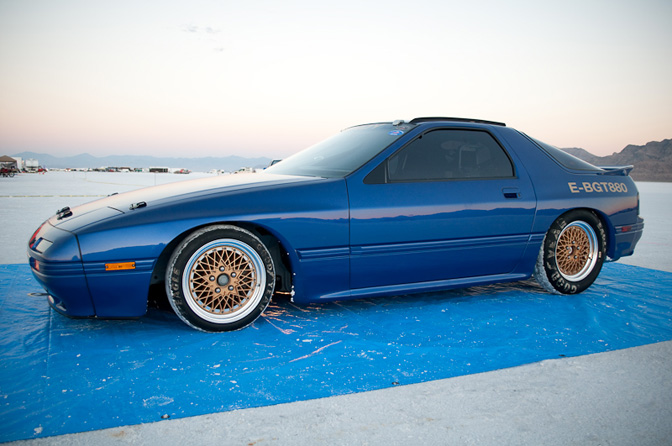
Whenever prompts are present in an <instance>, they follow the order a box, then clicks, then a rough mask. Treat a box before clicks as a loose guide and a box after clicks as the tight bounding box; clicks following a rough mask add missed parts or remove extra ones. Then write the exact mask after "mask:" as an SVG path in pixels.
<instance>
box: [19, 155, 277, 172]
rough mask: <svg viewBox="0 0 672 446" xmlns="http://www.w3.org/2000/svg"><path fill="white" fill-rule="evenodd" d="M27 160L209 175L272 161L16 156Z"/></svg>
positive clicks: (58, 165)
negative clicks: (157, 169)
mask: <svg viewBox="0 0 672 446" xmlns="http://www.w3.org/2000/svg"><path fill="white" fill-rule="evenodd" d="M12 156H15V157H21V158H23V159H24V160H27V159H35V160H37V161H38V162H39V163H40V165H41V166H43V167H46V168H48V169H68V168H70V169H80V168H92V169H95V168H99V167H130V168H142V167H145V168H148V167H168V168H172V169H189V170H191V171H194V172H208V171H210V170H212V169H217V170H223V171H228V172H235V171H236V170H239V169H242V168H244V167H253V168H255V169H258V168H264V167H267V166H268V165H269V164H270V162H271V159H270V158H265V157H259V158H244V157H241V156H226V157H221V158H220V157H205V158H168V157H154V156H134V155H115V156H104V157H95V156H93V155H89V154H88V153H84V154H82V155H76V156H66V157H56V156H52V155H47V154H46V153H34V152H21V153H17V154H15V155H12Z"/></svg>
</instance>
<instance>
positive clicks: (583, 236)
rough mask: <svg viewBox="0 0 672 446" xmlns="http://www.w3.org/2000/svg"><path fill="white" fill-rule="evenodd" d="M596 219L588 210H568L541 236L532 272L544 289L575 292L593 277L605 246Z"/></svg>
mask: <svg viewBox="0 0 672 446" xmlns="http://www.w3.org/2000/svg"><path fill="white" fill-rule="evenodd" d="M606 245H607V242H606V234H605V231H604V226H603V224H602V222H601V221H600V219H599V218H598V217H597V216H596V215H595V214H593V213H592V212H588V211H571V212H568V213H567V214H565V215H562V216H560V217H558V219H557V220H556V221H555V222H554V223H553V224H552V225H551V228H550V229H549V230H548V232H547V233H546V236H545V237H544V242H543V243H542V246H541V249H540V251H539V257H538V258H537V264H536V266H535V270H534V275H535V278H536V279H537V281H538V282H539V284H541V286H543V287H544V288H545V289H546V290H547V291H550V292H555V293H562V294H576V293H580V292H582V291H584V290H585V289H586V288H588V287H589V286H590V285H592V283H593V282H594V281H595V279H596V278H597V276H598V274H599V273H600V270H601V269H602V263H603V262H604V256H605V250H606Z"/></svg>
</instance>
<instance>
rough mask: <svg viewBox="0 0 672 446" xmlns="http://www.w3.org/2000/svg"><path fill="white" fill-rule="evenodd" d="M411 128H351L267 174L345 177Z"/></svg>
mask: <svg viewBox="0 0 672 446" xmlns="http://www.w3.org/2000/svg"><path fill="white" fill-rule="evenodd" d="M411 127H412V126H410V125H409V124H404V125H403V126H393V125H392V124H367V125H361V126H357V127H350V128H348V129H345V130H343V131H342V132H341V133H338V134H336V135H334V136H332V137H331V138H328V139H325V140H324V141H322V142H319V143H317V144H315V145H314V146H311V147H309V148H307V149H305V150H303V151H301V152H299V153H297V154H295V155H292V156H290V157H289V158H287V159H285V160H282V161H281V162H279V163H277V164H274V165H273V166H271V167H269V168H268V169H266V172H268V173H274V174H281V175H301V176H315V177H324V178H342V177H344V176H346V175H348V174H349V173H351V172H354V171H355V170H357V169H358V168H359V167H360V166H362V165H363V164H364V163H366V162H367V161H369V160H370V159H371V158H373V157H374V156H376V155H377V154H379V153H380V152H381V151H382V150H384V149H385V148H386V147H388V146H389V145H390V144H392V143H393V142H394V141H396V140H397V139H399V138H400V137H401V135H403V134H404V133H405V132H406V131H408V130H409V129H410V128H411Z"/></svg>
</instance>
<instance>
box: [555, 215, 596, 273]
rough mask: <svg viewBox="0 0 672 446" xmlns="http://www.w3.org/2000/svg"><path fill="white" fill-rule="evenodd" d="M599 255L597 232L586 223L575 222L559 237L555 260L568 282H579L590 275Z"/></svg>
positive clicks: (566, 227)
mask: <svg viewBox="0 0 672 446" xmlns="http://www.w3.org/2000/svg"><path fill="white" fill-rule="evenodd" d="M597 254H598V245H597V237H596V235H595V231H594V230H593V228H592V226H590V225H589V224H588V223H586V222H583V221H574V222H572V223H570V224H568V225H567V226H565V228H564V229H563V230H562V232H561V233H560V235H559V236H558V243H557V247H556V249H555V260H556V263H557V265H558V270H559V271H560V274H561V275H562V276H563V277H564V278H565V279H567V280H571V281H579V280H582V279H583V278H585V277H586V276H587V275H588V274H590V272H591V271H592V269H593V267H594V266H595V262H596V261H597Z"/></svg>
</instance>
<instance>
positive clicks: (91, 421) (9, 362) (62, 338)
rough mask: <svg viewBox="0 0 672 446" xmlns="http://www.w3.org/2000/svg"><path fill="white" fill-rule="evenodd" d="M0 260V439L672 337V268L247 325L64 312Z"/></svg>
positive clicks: (282, 312) (288, 309) (279, 307)
mask: <svg viewBox="0 0 672 446" xmlns="http://www.w3.org/2000/svg"><path fill="white" fill-rule="evenodd" d="M41 291H42V290H41V288H40V287H39V285H38V284H37V282H35V281H34V280H33V278H32V276H31V274H30V271H29V269H28V267H27V266H25V265H0V323H1V324H2V334H1V335H0V345H1V348H2V362H1V364H0V429H1V431H0V441H10V440H17V439H28V438H36V437H44V436H51V435H60V434H65V433H73V432H83V431H89V430H96V429H102V428H109V427H115V426H122V425H128V424H138V423H147V422H153V421H160V420H161V419H164V418H166V417H170V418H179V417H188V416H194V415H201V414H207V413H213V412H221V411H229V410H233V409H239V408H248V407H258V406H266V405H273V404H279V403H286V402H292V401H298V400H306V399H312V398H321V397H328V396H333V395H341V394H347V393H354V392H362V391H367V390H374V389H381V388H386V387H391V386H395V385H405V384H411V383H418V382H424V381H429V380H435V379H441V378H449V377H454V376H460V375H466V374H472V373H479V372H485V371H490V370H497V369H501V368H506V367H513V366H517V365H521V364H528V363H532V362H536V361H541V360H544V359H552V358H559V357H563V356H579V355H585V354H589V353H597V352H604V351H610V350H616V349H622V348H627V347H633V346H639V345H644V344H649V343H654V342H660V341H667V340H670V339H672V273H666V272H660V271H654V270H649V269H644V268H639V267H633V266H627V265H620V264H608V265H605V267H604V269H603V271H602V273H601V275H600V277H599V279H598V281H597V282H596V284H595V285H593V287H591V288H590V289H589V290H588V291H586V292H584V293H582V294H580V295H576V296H559V295H551V294H548V293H546V292H544V291H543V290H541V289H540V288H538V287H537V286H536V285H534V284H533V283H532V282H520V283H515V284H506V285H494V286H487V287H472V288H468V289H464V290H457V291H452V292H443V293H432V294H420V295H414V296H398V297H391V298H378V299H362V300H356V301H347V302H340V303H328V304H323V305H311V306H306V307H300V306H296V305H294V304H292V303H290V302H289V301H287V300H279V301H278V302H273V303H272V304H271V306H270V307H269V308H268V310H267V311H266V313H265V314H264V316H263V317H262V319H260V320H258V321H257V322H256V323H255V324H254V325H253V326H251V327H248V328H246V329H244V330H241V331H238V332H232V333H223V334H206V333H201V332H197V331H195V330H192V329H190V328H189V327H187V326H186V325H184V324H183V323H182V322H181V321H180V320H179V319H178V318H177V317H176V316H175V315H174V314H172V313H170V312H166V311H161V310H150V311H149V313H148V314H147V316H145V317H143V318H141V319H139V320H130V321H121V320H116V321H115V320H107V321H105V320H72V319H68V318H66V317H64V316H61V315H59V314H58V313H55V312H54V311H53V310H51V309H50V308H49V307H48V305H47V302H46V299H45V297H44V296H40V295H30V294H31V293H40V292H41Z"/></svg>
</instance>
